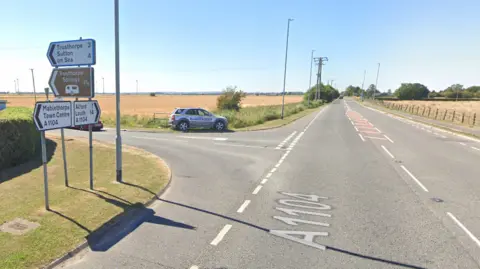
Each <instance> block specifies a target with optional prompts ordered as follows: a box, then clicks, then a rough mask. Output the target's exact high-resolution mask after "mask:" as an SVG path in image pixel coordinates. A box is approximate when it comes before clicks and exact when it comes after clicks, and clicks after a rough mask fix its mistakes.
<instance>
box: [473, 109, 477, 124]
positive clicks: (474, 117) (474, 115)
mask: <svg viewBox="0 0 480 269" xmlns="http://www.w3.org/2000/svg"><path fill="white" fill-rule="evenodd" d="M476 119H477V113H476V112H475V113H473V126H475V120H476Z"/></svg>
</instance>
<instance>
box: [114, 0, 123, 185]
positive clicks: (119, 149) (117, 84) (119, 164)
mask: <svg viewBox="0 0 480 269" xmlns="http://www.w3.org/2000/svg"><path fill="white" fill-rule="evenodd" d="M114 6H115V7H114V10H115V11H114V17H115V102H116V104H117V107H116V114H117V115H116V122H117V126H116V127H117V128H116V133H117V136H116V138H115V144H116V155H115V156H116V161H115V163H116V170H117V181H118V182H122V136H121V133H120V37H119V18H118V16H119V15H118V0H114Z"/></svg>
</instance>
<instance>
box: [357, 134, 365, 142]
mask: <svg viewBox="0 0 480 269" xmlns="http://www.w3.org/2000/svg"><path fill="white" fill-rule="evenodd" d="M358 136H360V138H361V139H362V141H363V142H365V138H363V136H362V134H358Z"/></svg>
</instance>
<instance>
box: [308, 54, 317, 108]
mask: <svg viewBox="0 0 480 269" xmlns="http://www.w3.org/2000/svg"><path fill="white" fill-rule="evenodd" d="M314 52H315V50H312V55H311V56H310V78H309V81H308V89H307V100H308V104H310V93H309V92H308V91H310V88H312V67H313V53H314Z"/></svg>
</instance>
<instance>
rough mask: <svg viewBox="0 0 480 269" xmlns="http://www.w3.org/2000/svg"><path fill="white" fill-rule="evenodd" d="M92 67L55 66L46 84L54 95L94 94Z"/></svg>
mask: <svg viewBox="0 0 480 269" xmlns="http://www.w3.org/2000/svg"><path fill="white" fill-rule="evenodd" d="M93 81H94V70H93V67H76V68H55V69H53V70H52V75H51V76H50V80H49V81H48V85H50V88H51V89H52V91H53V94H54V95H55V96H56V97H86V98H91V97H93V96H95V83H93Z"/></svg>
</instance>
